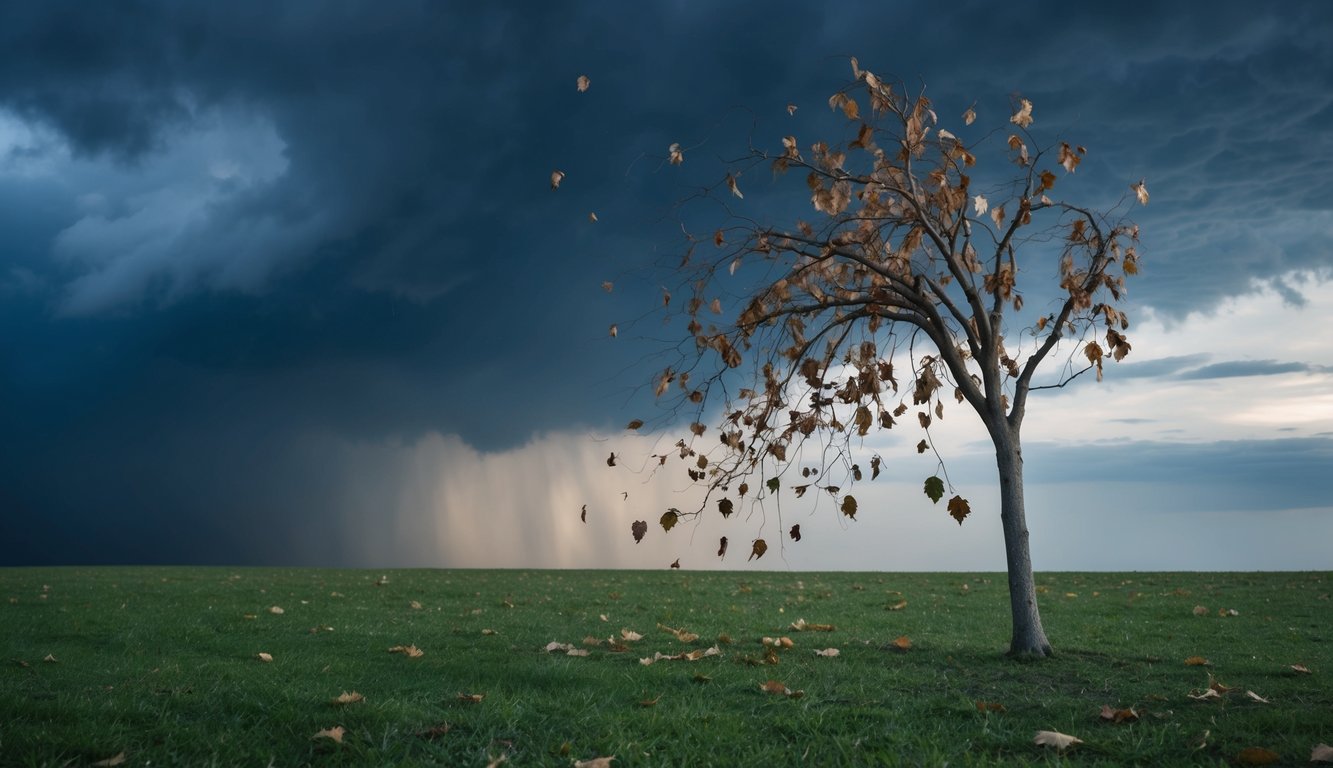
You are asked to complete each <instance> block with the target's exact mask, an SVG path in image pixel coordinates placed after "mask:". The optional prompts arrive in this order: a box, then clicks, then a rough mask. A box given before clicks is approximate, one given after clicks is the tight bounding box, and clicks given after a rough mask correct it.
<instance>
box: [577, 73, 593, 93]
mask: <svg viewBox="0 0 1333 768" xmlns="http://www.w3.org/2000/svg"><path fill="white" fill-rule="evenodd" d="M574 85H575V87H576V88H578V89H579V93H583V92H584V91H586V90H588V86H590V85H592V81H591V80H589V79H588V76H587V75H579V79H578V80H576V81H575V83H574Z"/></svg>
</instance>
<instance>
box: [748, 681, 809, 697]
mask: <svg viewBox="0 0 1333 768" xmlns="http://www.w3.org/2000/svg"><path fill="white" fill-rule="evenodd" d="M759 690H761V691H763V692H764V693H772V694H775V695H778V696H786V697H787V698H789V699H799V698H801V697H802V696H804V695H805V691H793V690H792V689H790V688H788V687H787V686H785V685H783V684H782V683H781V682H779V681H777V680H768V681H766V682H764V683H761V684H760V686H759Z"/></svg>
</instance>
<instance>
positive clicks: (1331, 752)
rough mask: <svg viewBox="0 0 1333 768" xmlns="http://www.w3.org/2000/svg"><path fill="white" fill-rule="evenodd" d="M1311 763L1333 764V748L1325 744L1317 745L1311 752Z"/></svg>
mask: <svg viewBox="0 0 1333 768" xmlns="http://www.w3.org/2000/svg"><path fill="white" fill-rule="evenodd" d="M1310 762H1312V763H1333V747H1330V746H1329V745H1327V744H1323V743H1320V744H1316V745H1315V747H1314V749H1312V750H1310Z"/></svg>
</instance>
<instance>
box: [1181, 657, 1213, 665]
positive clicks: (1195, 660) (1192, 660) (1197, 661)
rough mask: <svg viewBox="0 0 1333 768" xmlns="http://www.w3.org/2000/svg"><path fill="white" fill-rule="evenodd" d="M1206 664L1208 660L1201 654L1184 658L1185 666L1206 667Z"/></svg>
mask: <svg viewBox="0 0 1333 768" xmlns="http://www.w3.org/2000/svg"><path fill="white" fill-rule="evenodd" d="M1208 665H1209V661H1208V660H1207V659H1205V658H1204V657H1202V656H1191V657H1189V658H1188V659H1185V666H1187V667H1206V666H1208Z"/></svg>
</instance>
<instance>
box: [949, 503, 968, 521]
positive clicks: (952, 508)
mask: <svg viewBox="0 0 1333 768" xmlns="http://www.w3.org/2000/svg"><path fill="white" fill-rule="evenodd" d="M970 514H972V507H971V506H970V505H969V504H968V503H967V499H965V498H963V497H962V496H954V497H953V498H952V499H949V517H952V518H953V519H955V520H957V521H958V524H959V525H962V524H963V518H965V517H967V516H968V515H970Z"/></svg>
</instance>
